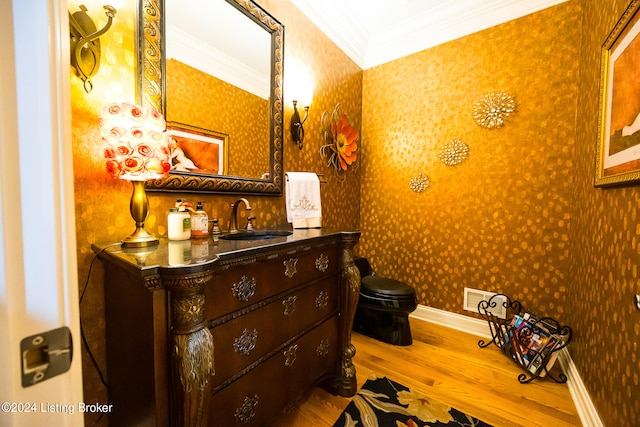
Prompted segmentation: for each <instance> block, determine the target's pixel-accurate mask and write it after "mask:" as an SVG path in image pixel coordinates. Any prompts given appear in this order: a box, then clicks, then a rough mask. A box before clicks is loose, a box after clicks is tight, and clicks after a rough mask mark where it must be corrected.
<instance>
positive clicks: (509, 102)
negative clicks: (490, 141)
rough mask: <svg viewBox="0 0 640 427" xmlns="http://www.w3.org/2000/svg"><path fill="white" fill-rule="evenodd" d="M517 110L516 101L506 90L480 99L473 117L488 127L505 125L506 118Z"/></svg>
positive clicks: (484, 126)
mask: <svg viewBox="0 0 640 427" xmlns="http://www.w3.org/2000/svg"><path fill="white" fill-rule="evenodd" d="M515 111H516V102H515V100H514V99H513V97H512V96H511V95H509V94H508V93H505V92H495V93H490V94H487V95H485V96H483V97H482V98H480V100H478V102H476V105H475V107H474V109H473V118H474V119H475V120H476V122H477V123H478V124H479V125H480V126H482V127H483V128H487V129H495V128H498V127H500V126H503V125H504V119H505V118H506V117H509V116H510V115H511V114H513V113H515Z"/></svg>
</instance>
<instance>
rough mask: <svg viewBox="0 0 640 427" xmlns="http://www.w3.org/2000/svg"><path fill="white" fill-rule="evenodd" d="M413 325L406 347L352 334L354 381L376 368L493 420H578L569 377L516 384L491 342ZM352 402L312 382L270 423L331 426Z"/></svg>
mask: <svg viewBox="0 0 640 427" xmlns="http://www.w3.org/2000/svg"><path fill="white" fill-rule="evenodd" d="M411 328H412V335H413V344H412V345H411V346H407V347H399V346H393V345H389V344H385V343H381V342H379V341H376V340H373V339H371V338H368V337H365V336H363V335H360V334H357V333H354V334H353V338H352V342H353V344H354V345H355V347H356V351H357V353H356V356H355V358H354V364H355V365H356V369H357V380H358V388H360V387H361V386H362V384H363V383H364V382H365V381H366V379H367V377H369V375H370V374H372V373H374V374H376V375H378V376H387V377H388V378H390V379H392V380H394V381H397V382H399V383H401V384H404V385H405V386H407V387H410V388H411V389H412V390H415V391H419V392H421V393H423V394H425V395H427V396H430V397H433V398H434V399H436V400H439V401H441V402H445V403H448V404H450V405H451V406H453V407H455V408H457V409H459V410H461V411H463V412H465V413H467V414H469V415H472V416H474V417H476V418H479V419H481V420H483V421H485V422H487V423H489V424H492V425H494V426H508V427H525V426H526V427H531V426H540V427H548V426H554V427H568V426H580V425H581V423H580V418H579V417H578V414H577V411H576V408H575V405H574V403H573V400H572V399H571V395H570V393H569V389H568V386H567V385H566V384H557V383H555V382H554V381H552V380H551V379H536V380H534V381H533V382H531V383H529V384H520V382H518V379H517V377H518V375H519V374H520V373H522V371H521V370H520V368H519V367H517V366H516V365H515V364H514V363H513V362H512V361H511V360H509V359H508V358H507V357H506V356H505V355H504V354H502V352H501V351H500V350H499V349H497V348H496V347H495V346H493V345H492V346H490V347H488V348H484V349H483V348H480V347H478V339H479V338H478V337H476V336H473V335H469V334H466V333H463V332H460V331H457V330H455V329H451V328H447V327H443V326H439V325H436V324H433V323H430V322H425V321H421V320H415V319H411ZM557 365H558V364H557V363H556V367H554V372H555V371H556V370H558V369H560V368H559V367H558V366H557ZM349 401H350V399H349V398H344V397H338V396H333V395H332V394H330V393H328V392H326V391H325V390H323V389H322V388H320V387H316V388H313V389H312V390H310V391H309V393H308V394H307V395H306V396H304V397H303V398H302V399H301V401H300V402H299V403H298V404H297V405H296V406H294V407H293V408H292V409H290V410H289V411H288V412H287V413H286V414H284V415H283V416H282V417H281V418H279V419H278V420H276V422H274V423H273V424H272V426H273V427H309V426H313V427H323V426H332V425H333V423H334V422H335V421H336V420H337V418H338V417H339V416H340V414H341V413H342V411H343V410H344V408H345V407H346V406H347V404H348V403H349ZM394 427H395V426H394Z"/></svg>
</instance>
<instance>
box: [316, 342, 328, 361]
mask: <svg viewBox="0 0 640 427" xmlns="http://www.w3.org/2000/svg"><path fill="white" fill-rule="evenodd" d="M328 354H329V340H327V339H323V340H322V341H320V344H319V345H318V348H316V356H318V357H327V355H328Z"/></svg>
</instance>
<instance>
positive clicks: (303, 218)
mask: <svg viewBox="0 0 640 427" xmlns="http://www.w3.org/2000/svg"><path fill="white" fill-rule="evenodd" d="M286 191H287V198H286V201H287V221H288V222H289V223H291V224H292V225H293V228H320V227H322V205H321V201H320V179H318V175H316V174H315V173H313V172H287V190H286Z"/></svg>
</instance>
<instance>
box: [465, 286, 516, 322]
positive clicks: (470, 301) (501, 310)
mask: <svg viewBox="0 0 640 427" xmlns="http://www.w3.org/2000/svg"><path fill="white" fill-rule="evenodd" d="M494 295H495V292H487V291H481V290H479V289H471V288H464V309H465V310H467V311H473V312H474V313H477V312H478V304H479V303H480V301H489V299H490V298H491V297H492V296H494ZM494 301H496V303H497V304H496V306H495V307H494V308H493V309H492V310H491V312H492V313H493V314H494V315H495V316H497V317H499V318H501V319H506V318H507V309H506V308H505V307H504V305H503V303H504V302H505V301H506V298H505V297H504V296H500V297H497V298H494Z"/></svg>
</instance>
